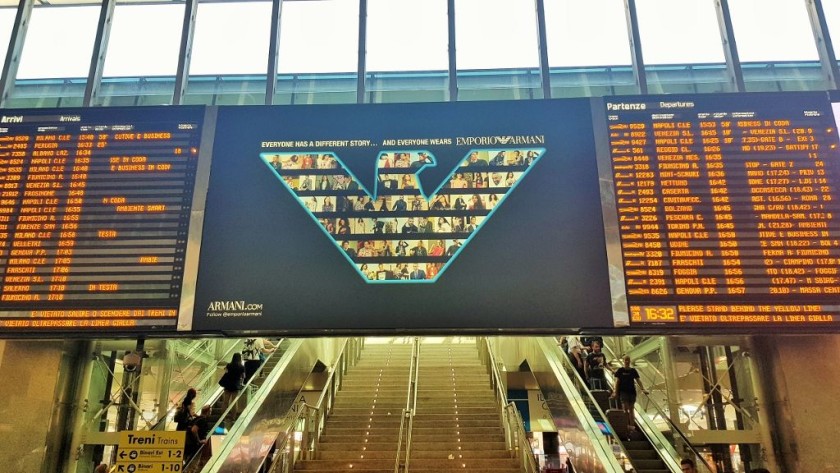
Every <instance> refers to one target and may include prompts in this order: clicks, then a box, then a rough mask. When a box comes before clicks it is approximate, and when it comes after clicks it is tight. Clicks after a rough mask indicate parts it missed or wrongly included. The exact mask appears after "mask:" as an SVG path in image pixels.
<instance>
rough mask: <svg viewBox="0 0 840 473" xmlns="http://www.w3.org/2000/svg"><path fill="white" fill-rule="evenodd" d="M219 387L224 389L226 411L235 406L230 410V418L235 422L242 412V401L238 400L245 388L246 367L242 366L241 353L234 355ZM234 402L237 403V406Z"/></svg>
mask: <svg viewBox="0 0 840 473" xmlns="http://www.w3.org/2000/svg"><path fill="white" fill-rule="evenodd" d="M219 386H221V387H222V388H224V392H223V393H222V403H223V404H224V407H225V409H227V408H228V407H230V406H233V407H231V410H230V416H231V417H230V418H231V419H232V421H233V422H235V421H236V419H237V418H238V417H239V413H240V412H242V408H241V405H242V399H241V398H240V399H239V400H237V399H236V398H237V396H239V393H240V391H242V388H244V387H245V366H243V365H242V354H241V353H234V354H233V357H232V358H231V360H230V363H228V364H227V365H226V366H225V374H224V375H223V376H222V379H220V380H219ZM234 401H236V402H235V404H234Z"/></svg>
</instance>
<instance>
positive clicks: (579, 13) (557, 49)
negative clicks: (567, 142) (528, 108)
mask: <svg viewBox="0 0 840 473" xmlns="http://www.w3.org/2000/svg"><path fill="white" fill-rule="evenodd" d="M545 18H546V19H545V21H546V43H547V45H546V46H547V48H548V64H549V66H550V68H551V96H552V97H590V96H601V95H616V94H634V93H636V88H635V82H634V80H633V71H632V68H631V67H630V64H631V59H630V45H629V43H628V40H627V20H626V17H625V15H624V2H623V1H622V0H589V1H585V2H582V1H579V0H545Z"/></svg>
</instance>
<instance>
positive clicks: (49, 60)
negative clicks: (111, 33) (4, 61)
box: [8, 2, 100, 107]
mask: <svg viewBox="0 0 840 473" xmlns="http://www.w3.org/2000/svg"><path fill="white" fill-rule="evenodd" d="M99 10H100V8H99V5H98V4H96V5H94V4H91V5H72V6H70V5H68V4H67V2H53V3H51V4H49V5H38V6H35V7H34V8H33V9H32V17H31V18H30V22H29V30H28V32H27V34H26V41H25V42H24V45H23V50H22V51H21V57H20V66H19V68H18V74H17V78H16V80H15V85H16V88H15V90H13V91H12V94H11V97H10V99H9V102H8V106H10V107H33V106H38V107H72V106H80V105H82V99H83V97H84V95H85V84H86V82H87V79H86V78H87V75H88V71H89V70H90V58H91V54H92V53H93V41H94V39H95V37H96V24H97V22H98V20H99ZM27 83H37V84H39V85H41V86H42V87H38V88H37V89H35V91H37V93H35V94H32V93H29V92H30V89H28V88H18V87H17V85H26V84H27Z"/></svg>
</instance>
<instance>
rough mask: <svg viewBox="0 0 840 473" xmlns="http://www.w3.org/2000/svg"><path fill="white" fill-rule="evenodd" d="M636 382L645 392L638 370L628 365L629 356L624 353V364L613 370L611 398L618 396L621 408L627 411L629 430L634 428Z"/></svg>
mask: <svg viewBox="0 0 840 473" xmlns="http://www.w3.org/2000/svg"><path fill="white" fill-rule="evenodd" d="M636 384H638V385H639V389H641V390H642V392H643V393H645V394H647V391H646V390H645V388H644V386H642V380H641V379H640V378H639V372H638V371H636V368H631V367H630V357H629V356H627V355H624V366H622V367H621V368H619V369H617V370H615V386H614V387H613V393H612V396H611V398H613V399H615V398H616V397H618V399H619V400H620V401H621V408H622V409H623V410H624V412H626V413H627V422H628V423H629V425H628V428H629V429H630V430H633V429H635V428H636V427H635V426H634V424H633V422H634V421H633V419H634V417H633V410H634V408H635V406H636Z"/></svg>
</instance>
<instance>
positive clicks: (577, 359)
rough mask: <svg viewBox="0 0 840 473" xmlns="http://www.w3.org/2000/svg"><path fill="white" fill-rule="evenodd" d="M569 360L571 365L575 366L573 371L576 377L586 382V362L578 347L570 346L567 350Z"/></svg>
mask: <svg viewBox="0 0 840 473" xmlns="http://www.w3.org/2000/svg"><path fill="white" fill-rule="evenodd" d="M569 359H570V360H572V364H573V365H574V366H575V371H577V374H578V376H580V379H582V380H584V381H585V380H586V362H585V360H584V358H583V352H582V351H581V349H580V345H572V347H571V348H570V349H569Z"/></svg>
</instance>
